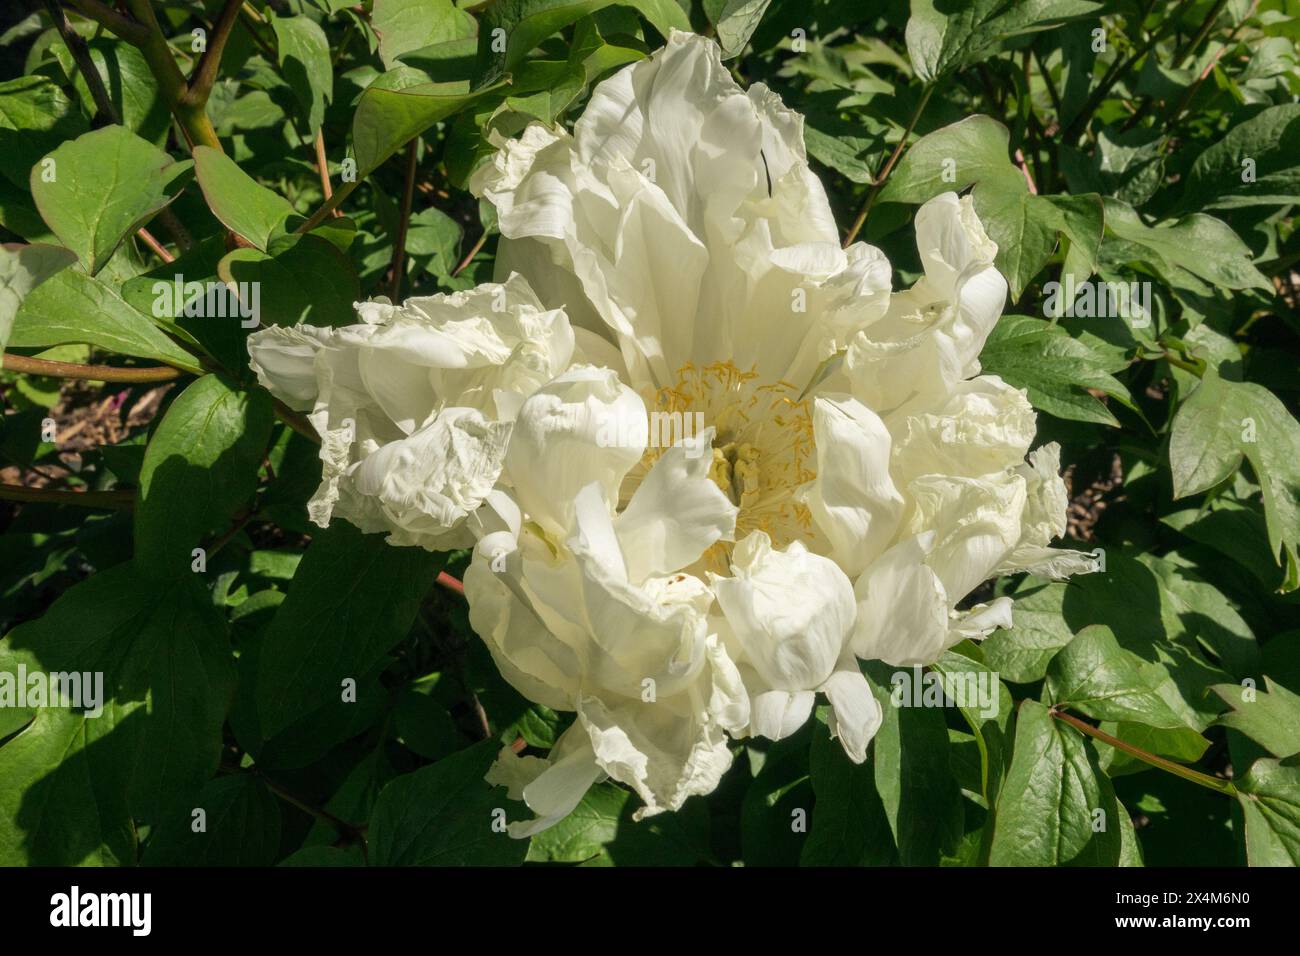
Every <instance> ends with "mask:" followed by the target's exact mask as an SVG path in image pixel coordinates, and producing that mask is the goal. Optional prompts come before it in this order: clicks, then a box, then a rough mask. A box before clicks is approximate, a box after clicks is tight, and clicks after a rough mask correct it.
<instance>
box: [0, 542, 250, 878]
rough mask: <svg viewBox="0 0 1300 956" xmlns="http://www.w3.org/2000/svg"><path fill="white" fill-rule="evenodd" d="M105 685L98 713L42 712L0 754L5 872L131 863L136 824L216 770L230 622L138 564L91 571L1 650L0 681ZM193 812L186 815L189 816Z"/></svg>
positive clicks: (198, 593)
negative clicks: (90, 679) (16, 867)
mask: <svg viewBox="0 0 1300 956" xmlns="http://www.w3.org/2000/svg"><path fill="white" fill-rule="evenodd" d="M19 664H24V665H25V666H26V668H27V671H28V673H31V672H32V671H34V670H41V671H45V672H49V673H58V672H74V671H75V672H80V673H85V672H90V673H92V674H93V673H94V672H96V671H98V672H102V673H103V691H104V698H106V700H104V701H101V703H102V704H103V712H102V713H101V714H100V715H98V716H93V717H92V716H89V714H90V713H91V712H93V711H88V712H86V713H84V714H83V713H82V712H81V711H75V710H71V709H67V708H62V707H42V708H40V709H38V710H37V712H36V715H35V718H34V719H33V721H32V722H31V723H30V724H28V725H27V727H26V728H25V729H24V730H22V731H21V732H20V733H19V734H18V735H17V736H16V737H14V738H12V739H11V740H10V741H8V742H7V743H6V744H5V745H4V746H3V747H0V820H2V821H4V822H3V824H2V825H0V861H3V862H15V861H25V862H29V863H46V864H59V865H65V866H67V865H74V864H79V863H83V862H91V861H101V862H108V861H114V860H115V861H116V862H131V858H132V857H133V850H131V848H130V847H131V842H132V841H131V838H130V836H129V835H127V834H124V833H123V831H124V829H125V828H129V826H130V823H129V820H128V819H127V818H126V814H127V813H128V812H129V814H130V816H131V817H134V818H136V819H137V820H142V821H145V822H156V821H157V820H159V819H160V818H161V816H162V814H163V813H164V812H166V811H167V810H168V809H169V808H172V807H175V806H177V805H179V804H180V803H181V802H182V801H185V800H192V799H193V797H194V795H195V794H196V793H197V791H198V790H199V788H200V787H201V786H202V784H203V782H204V781H205V780H206V779H208V778H209V777H210V776H211V775H212V773H213V771H215V770H216V768H217V762H218V759H219V757H220V750H221V725H222V722H223V721H224V719H225V713H226V708H227V706H228V705H229V701H230V696H231V694H232V692H233V690H234V668H233V666H232V663H231V657H230V647H229V643H228V638H227V635H226V628H225V622H224V620H223V619H222V616H221V614H220V612H218V611H217V609H216V608H215V607H213V605H212V601H211V599H210V597H209V596H208V595H207V593H206V592H204V591H203V589H202V588H200V587H199V586H198V585H197V584H196V583H195V582H193V581H192V580H186V579H181V580H178V581H177V582H176V583H175V584H174V585H173V586H172V587H170V588H164V589H159V588H158V587H156V585H155V583H154V582H153V581H152V580H151V579H150V578H149V577H147V576H146V575H143V574H141V573H140V569H139V568H138V567H137V566H136V565H135V563H134V562H127V563H125V564H119V565H116V566H114V567H111V568H109V569H107V570H103V571H99V572H97V573H96V574H94V575H92V576H91V577H89V578H87V579H86V580H84V581H82V582H80V583H79V584H77V585H75V586H74V587H72V588H70V589H69V590H68V591H66V592H65V593H64V594H63V595H62V596H61V597H60V598H59V599H58V600H57V601H55V602H54V604H53V605H52V606H51V607H50V609H49V610H48V611H46V613H45V615H44V616H43V617H41V618H39V619H37V620H35V621H31V622H29V623H26V624H22V625H20V626H19V627H17V628H15V629H14V630H13V631H12V632H10V634H9V635H8V636H7V637H6V638H5V640H4V641H3V642H0V671H4V672H8V673H11V674H12V673H15V671H16V668H17V666H18V665H19ZM192 805H193V804H191V806H192Z"/></svg>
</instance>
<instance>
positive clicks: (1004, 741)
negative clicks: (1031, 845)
mask: <svg viewBox="0 0 1300 956" xmlns="http://www.w3.org/2000/svg"><path fill="white" fill-rule="evenodd" d="M964 646H966V647H972V645H964ZM982 651H983V647H982V646H981V647H979V648H973V647H972V653H981V652H982ZM933 669H934V671H935V673H937V674H938V675H939V681H940V685H941V686H942V687H943V690H944V693H945V694H946V695H947V696H948V697H950V698H951V699H952V700H953V701H955V702H956V704H957V709H958V710H960V711H961V715H962V717H963V718H965V720H966V723H967V724H969V725H970V728H971V730H972V731H973V732H974V734H975V744H976V746H977V747H978V749H979V755H980V786H979V790H978V792H979V793H980V794H982V795H983V797H984V799H985V801H986V802H987V803H988V805H989V806H994V805H995V804H996V803H997V798H998V790H999V788H1000V787H1001V784H1002V778H1003V777H1004V776H1005V775H1006V772H1007V767H1009V766H1010V765H1011V748H1012V738H1011V711H1012V709H1013V707H1014V704H1013V702H1012V700H1011V694H1010V692H1009V691H1008V690H1007V688H1006V686H1005V685H1003V683H1002V681H1001V680H1000V678H999V675H998V673H997V672H996V671H994V670H992V669H990V668H989V667H988V666H987V665H986V664H984V662H982V661H980V660H977V659H976V658H975V657H972V656H970V654H965V653H962V652H960V651H958V650H949V651H947V652H945V653H944V655H943V657H941V658H939V660H938V661H936V662H935V663H934V665H933ZM985 694H987V696H983V695H985Z"/></svg>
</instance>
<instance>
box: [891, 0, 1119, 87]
mask: <svg viewBox="0 0 1300 956" xmlns="http://www.w3.org/2000/svg"><path fill="white" fill-rule="evenodd" d="M911 9H912V16H911V18H910V19H909V20H908V21H907V53H908V56H910V57H911V59H912V67H913V69H915V70H916V75H917V76H918V77H920V78H921V79H922V80H927V81H931V80H935V79H938V78H939V77H941V76H943V75H944V74H946V73H949V72H952V71H954V70H959V69H961V68H962V67H963V66H966V65H968V64H971V63H976V62H978V61H980V60H983V59H986V58H987V57H989V56H991V55H992V54H993V53H994V52H996V51H997V50H998V48H999V47H1000V46H1001V44H1002V42H1003V41H1004V40H1008V39H1010V38H1012V37H1017V36H1021V35H1023V34H1026V33H1034V32H1037V31H1040V30H1048V29H1051V28H1052V27H1055V26H1058V25H1060V24H1061V23H1063V22H1065V21H1066V20H1071V19H1075V18H1077V17H1087V16H1092V15H1094V14H1096V13H1097V11H1099V10H1101V9H1102V4H1100V3H1089V2H1086V0H1022V2H1019V3H1010V4H1008V3H1003V2H1001V0H973V2H969V3H963V4H945V3H941V2H937V0H912V2H911Z"/></svg>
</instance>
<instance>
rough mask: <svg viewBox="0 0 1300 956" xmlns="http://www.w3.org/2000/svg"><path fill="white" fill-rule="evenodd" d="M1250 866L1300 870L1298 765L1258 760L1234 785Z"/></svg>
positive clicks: (1286, 761) (1294, 761)
mask: <svg viewBox="0 0 1300 956" xmlns="http://www.w3.org/2000/svg"><path fill="white" fill-rule="evenodd" d="M1236 785H1237V799H1238V800H1239V801H1240V802H1241V811H1242V813H1243V814H1244V815H1245V818H1246V854H1247V857H1248V859H1249V860H1250V865H1251V866H1300V763H1297V762H1296V760H1295V759H1290V760H1269V759H1268V758H1261V759H1259V760H1256V761H1255V762H1254V763H1253V764H1251V767H1250V770H1249V771H1248V772H1247V773H1246V775H1245V776H1244V777H1242V778H1240V779H1239V780H1237V781H1236Z"/></svg>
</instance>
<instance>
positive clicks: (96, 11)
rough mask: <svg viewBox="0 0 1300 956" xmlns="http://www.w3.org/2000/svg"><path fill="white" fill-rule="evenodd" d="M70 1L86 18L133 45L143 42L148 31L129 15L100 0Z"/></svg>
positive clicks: (56, 21)
mask: <svg viewBox="0 0 1300 956" xmlns="http://www.w3.org/2000/svg"><path fill="white" fill-rule="evenodd" d="M70 2H71V3H72V5H73V6H74V7H76V8H77V12H78V13H80V14H81V15H82V16H83V17H85V18H86V19H87V20H94V21H95V22H96V23H98V24H99V25H100V26H102V27H104V28H106V29H107V30H109V31H110V32H112V33H113V34H115V35H116V36H118V37H120V38H121V39H123V40H125V41H126V42H127V43H130V44H132V45H133V46H139V45H140V44H141V43H143V42H144V38H145V35H146V34H147V33H148V32H149V31H148V30H147V29H145V27H144V25H143V24H139V23H136V22H135V21H134V20H132V19H131V18H130V17H124V16H123V15H122V14H120V13H118V12H117V11H116V10H114V9H112V8H111V7H108V6H106V5H104V4H103V3H101V2H100V0H70ZM57 24H58V20H55V25H56V26H57Z"/></svg>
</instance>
